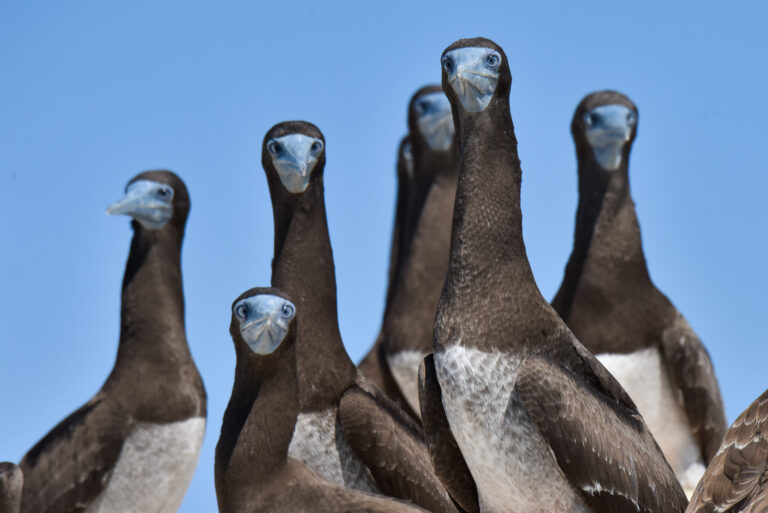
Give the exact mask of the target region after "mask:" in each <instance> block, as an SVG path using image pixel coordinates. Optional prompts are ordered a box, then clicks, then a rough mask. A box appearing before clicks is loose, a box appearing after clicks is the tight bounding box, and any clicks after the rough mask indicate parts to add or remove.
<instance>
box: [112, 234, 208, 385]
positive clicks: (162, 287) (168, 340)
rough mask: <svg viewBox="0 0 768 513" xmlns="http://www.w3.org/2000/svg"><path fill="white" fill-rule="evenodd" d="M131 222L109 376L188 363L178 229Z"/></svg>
mask: <svg viewBox="0 0 768 513" xmlns="http://www.w3.org/2000/svg"><path fill="white" fill-rule="evenodd" d="M133 226H134V236H133V240H132V242H131V250H130V254H129V256H128V263H127V265H126V269H125V275H124V277H123V288H122V306H121V312H120V344H119V346H118V351H117V362H116V364H115V368H114V371H113V374H112V375H111V376H110V380H121V379H136V374H135V372H137V371H138V372H139V373H143V372H146V371H147V369H149V368H151V367H158V368H166V367H167V366H168V365H173V366H176V367H179V366H183V365H191V366H192V367H194V363H193V361H192V356H191V354H190V351H189V346H188V345H187V338H186V334H185V329H184V291H183V287H182V277H181V243H182V239H183V231H182V232H179V230H178V229H176V228H175V227H174V226H167V227H166V228H163V229H162V230H157V231H152V230H146V229H144V228H143V227H142V226H141V225H139V224H138V223H136V222H135V221H134V222H133ZM124 371H127V373H126V374H124V373H123V372H124Z"/></svg>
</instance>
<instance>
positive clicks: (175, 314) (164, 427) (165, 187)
mask: <svg viewBox="0 0 768 513" xmlns="http://www.w3.org/2000/svg"><path fill="white" fill-rule="evenodd" d="M109 212H110V213H125V214H128V215H131V216H132V217H134V221H133V227H134V238H133V242H132V244H131V251H130V255H129V257H128V263H127V265H126V271H125V276H124V280H123V294H122V307H121V329H120V343H119V345H118V351H117V359H116V362H115V366H114V368H113V369H112V372H111V373H110V375H109V377H108V378H107V380H106V382H105V383H104V385H103V386H102V388H101V390H100V391H99V392H98V393H97V394H96V395H95V396H94V397H93V398H92V399H91V400H90V401H89V402H88V403H86V404H85V405H84V406H82V407H81V408H79V409H78V410H77V411H75V412H74V413H73V414H71V415H70V416H69V417H67V418H66V419H64V420H63V421H62V422H60V423H59V424H58V425H57V426H56V427H55V428H54V429H53V430H51V431H50V432H49V433H48V435H46V436H45V437H44V438H43V439H42V440H41V441H40V442H38V443H37V444H36V445H35V446H34V447H33V448H32V449H30V451H29V452H28V453H27V454H26V455H25V456H24V458H23V459H22V461H21V463H20V467H21V468H22V469H23V471H24V476H25V485H24V496H23V500H22V511H23V512H25V513H27V512H28V513H47V512H51V513H69V512H76V511H88V512H97V511H98V512H102V513H111V512H130V511H137V512H138V511H157V512H161V513H166V512H168V513H170V512H172V511H176V510H177V509H178V508H179V506H180V505H181V501H182V499H183V497H184V494H185V493H186V490H187V487H188V486H189V483H190V481H191V479H192V475H193V474H194V471H195V467H196V464H197V459H198V456H199V453H200V447H201V445H202V441H203V434H204V431H205V415H206V395H205V389H204V388H203V383H202V380H201V378H200V374H199V373H198V371H197V367H196V366H195V363H194V361H193V360H192V356H191V354H190V351H189V346H188V345H187V340H186V335H185V329H184V298H183V291H182V279H181V266H180V262H181V245H182V240H183V235H184V228H185V224H186V219H187V214H188V212H189V196H188V194H187V191H186V187H185V186H184V183H183V182H182V181H181V179H180V178H178V177H177V176H176V175H175V174H173V173H171V172H168V171H150V172H146V173H142V174H140V175H138V176H137V177H135V178H134V179H133V180H132V181H131V182H130V183H129V185H128V187H127V189H126V196H125V198H123V200H121V201H120V202H118V203H116V204H114V205H112V206H111V207H110V211H109Z"/></svg>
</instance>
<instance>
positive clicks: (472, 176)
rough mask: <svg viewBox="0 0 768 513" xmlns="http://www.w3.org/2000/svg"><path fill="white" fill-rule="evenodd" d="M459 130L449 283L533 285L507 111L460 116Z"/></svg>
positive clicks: (469, 288) (475, 288)
mask: <svg viewBox="0 0 768 513" xmlns="http://www.w3.org/2000/svg"><path fill="white" fill-rule="evenodd" d="M488 110H489V111H490V110H491V109H490V106H489V108H488ZM458 129H459V130H458V135H459V145H460V146H459V149H460V154H461V166H460V171H459V180H458V185H457V189H456V201H455V205H454V214H453V229H452V240H451V253H450V266H449V272H448V277H449V284H450V285H451V286H452V287H456V288H457V289H459V290H462V291H464V289H466V292H474V293H480V292H485V291H486V290H487V281H488V280H490V282H491V283H492V282H498V281H499V280H509V279H513V280H514V282H515V283H517V284H518V285H519V286H522V287H531V286H533V287H535V282H534V281H533V273H532V272H531V268H530V265H529V263H528V257H527V255H526V252H525V244H524V242H523V223H522V212H521V210H520V184H521V181H522V170H521V168H520V160H519V158H518V156H517V139H516V138H515V133H514V127H513V125H512V119H511V117H510V115H509V111H508V110H507V111H506V113H505V112H503V110H502V109H494V110H493V111H491V112H483V113H480V114H478V115H474V116H471V117H469V116H467V119H465V118H464V117H461V118H460V120H459V126H458Z"/></svg>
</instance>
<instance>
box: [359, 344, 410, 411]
mask: <svg viewBox="0 0 768 513" xmlns="http://www.w3.org/2000/svg"><path fill="white" fill-rule="evenodd" d="M382 340H383V336H382V334H381V333H379V336H378V337H377V338H376V342H375V343H374V344H373V347H372V348H371V350H370V351H368V354H367V355H365V358H363V359H362V360H361V361H360V363H359V364H358V366H357V368H358V369H359V370H360V372H361V373H362V374H363V376H365V378H366V379H367V380H368V381H369V382H370V383H371V384H373V386H374V387H376V389H378V390H379V391H381V392H383V393H384V395H386V396H387V397H388V398H389V399H391V400H392V401H394V402H395V403H397V405H398V406H399V407H400V408H402V410H403V411H404V412H406V413H407V414H408V415H409V416H410V417H411V419H413V420H415V421H417V422H418V421H419V416H418V415H416V413H415V412H414V411H413V409H412V408H411V405H410V404H408V401H407V400H406V399H405V397H404V396H403V393H402V392H401V391H400V387H399V386H398V385H397V382H396V381H395V378H394V377H393V376H392V373H391V372H390V371H389V365H387V360H386V358H385V357H384V347H383V346H382Z"/></svg>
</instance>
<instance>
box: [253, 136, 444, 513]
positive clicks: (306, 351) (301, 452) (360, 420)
mask: <svg viewBox="0 0 768 513" xmlns="http://www.w3.org/2000/svg"><path fill="white" fill-rule="evenodd" d="M294 134H301V135H305V136H308V137H312V138H315V139H319V140H323V139H322V137H323V136H322V134H321V132H320V131H319V130H318V129H317V127H315V126H314V125H312V124H310V123H306V122H298V121H293V122H285V123H280V124H278V125H276V126H275V127H273V128H272V129H270V130H269V132H268V133H267V134H266V136H265V138H264V147H263V158H262V162H263V165H264V169H265V171H266V174H267V180H268V183H269V189H270V194H271V197H272V205H273V211H274V221H275V257H274V260H273V263H272V286H273V287H276V288H279V289H280V290H283V291H285V293H286V294H288V295H289V296H290V297H291V298H293V301H294V302H295V304H296V308H297V310H298V311H300V312H301V315H302V322H301V323H300V324H298V326H297V330H296V350H295V351H296V373H297V377H298V378H297V379H298V407H299V415H298V417H297V420H296V426H297V427H296V428H295V430H294V436H293V439H292V440H291V444H290V445H289V454H290V455H291V456H294V457H296V458H297V459H301V458H305V459H304V460H303V461H305V462H306V463H307V464H308V465H309V466H310V467H312V468H313V469H315V470H316V471H318V473H320V474H321V476H322V477H325V478H326V479H329V480H332V481H333V479H340V480H341V482H336V484H339V485H345V484H349V485H351V486H356V487H359V489H366V488H368V489H371V488H370V486H371V483H372V484H373V486H375V488H377V489H378V490H380V491H381V492H383V493H384V494H386V495H390V496H393V497H397V498H400V499H404V500H409V501H412V502H414V503H416V504H418V505H420V506H422V507H425V508H427V509H429V510H431V511H455V506H454V505H453V503H452V502H451V500H450V499H449V498H448V495H447V493H446V492H445V490H444V489H443V487H442V485H441V484H440V482H439V480H438V479H437V478H436V477H435V475H434V473H433V471H432V466H431V463H430V460H429V455H428V453H427V449H426V446H425V445H424V443H423V441H422V438H421V432H420V429H419V427H418V426H417V425H416V424H415V423H413V421H412V420H410V419H409V418H408V416H407V414H405V412H403V411H402V409H400V408H399V407H397V405H395V404H394V403H392V402H391V401H389V400H387V399H386V398H385V397H384V396H383V394H381V392H379V391H378V390H376V389H375V387H373V386H372V385H371V384H370V383H369V382H368V381H367V380H366V379H365V378H364V377H363V376H362V374H361V373H360V372H359V371H358V370H357V368H356V367H355V365H354V364H353V363H352V361H351V360H350V358H349V356H348V355H347V353H346V351H345V349H344V345H343V343H342V341H341V335H340V333H339V327H338V318H337V311H336V278H335V272H334V267H333V254H332V251H331V244H330V238H329V234H328V226H327V221H326V215H325V200H324V191H323V172H324V165H325V150H324V149H323V151H322V153H321V154H320V155H319V156H318V157H317V160H316V164H314V167H313V168H312V169H310V170H309V171H310V172H311V177H310V178H309V182H308V185H307V187H306V189H305V190H304V191H303V192H301V193H297V194H293V193H291V192H289V191H288V189H286V187H285V186H284V184H283V182H282V181H281V178H280V176H279V173H278V171H277V168H276V167H275V164H274V162H273V158H272V156H271V155H270V153H269V151H268V148H267V145H268V143H269V141H272V140H273V139H278V138H281V137H283V136H288V135H294ZM323 146H324V145H323ZM372 419H377V422H379V427H380V428H379V429H374V430H372V429H370V424H371V420H372ZM392 436H394V439H395V440H397V444H398V445H393V444H392V439H391V438H390V437H392ZM348 448H349V449H350V451H347V449H348ZM339 465H340V466H341V468H342V473H341V477H339V476H337V477H334V476H335V475H336V474H333V473H332V469H334V468H338V467H339ZM325 471H327V472H329V473H328V474H323V472H325Z"/></svg>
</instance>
